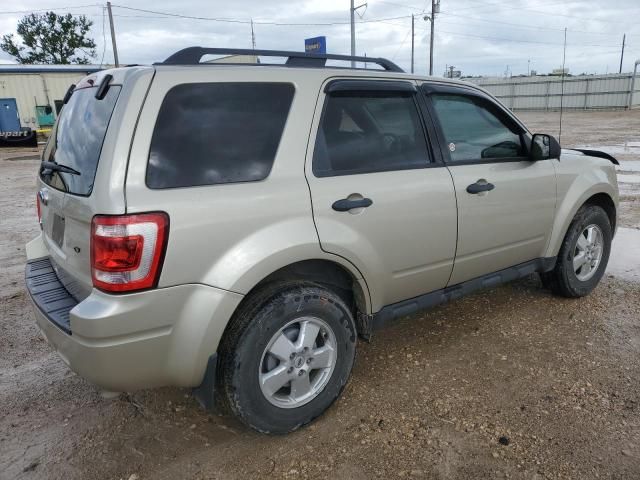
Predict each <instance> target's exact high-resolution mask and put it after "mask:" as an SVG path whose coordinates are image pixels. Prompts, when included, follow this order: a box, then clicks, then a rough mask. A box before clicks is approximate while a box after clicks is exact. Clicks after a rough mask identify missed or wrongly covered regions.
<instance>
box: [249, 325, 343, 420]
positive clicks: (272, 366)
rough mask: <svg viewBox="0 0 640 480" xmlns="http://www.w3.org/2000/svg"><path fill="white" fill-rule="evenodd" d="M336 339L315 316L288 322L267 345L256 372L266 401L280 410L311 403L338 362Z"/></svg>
mask: <svg viewBox="0 0 640 480" xmlns="http://www.w3.org/2000/svg"><path fill="white" fill-rule="evenodd" d="M337 355H338V354H337V350H336V337H335V334H334V333H333V330H332V329H331V327H330V326H329V325H328V324H327V323H326V322H325V321H324V320H321V319H319V318H317V317H301V318H297V319H295V320H292V321H291V322H289V323H287V324H286V325H285V326H284V327H283V328H281V329H280V331H279V332H277V333H276V334H275V335H274V336H273V337H271V340H270V341H269V343H268V344H267V347H266V348H265V350H264V352H263V353H262V359H261V361H260V368H259V371H258V381H259V382H260V389H261V390H262V394H263V395H264V396H265V398H266V399H267V400H268V401H269V402H270V403H272V404H273V405H275V406H277V407H280V408H296V407H300V406H302V405H304V404H305V403H308V402H310V401H311V400H313V399H314V398H315V397H316V396H318V394H319V393H320V392H321V391H322V389H323V388H324V387H325V386H326V384H327V382H328V381H329V379H330V378H331V374H332V373H333V369H334V368H335V365H336V360H337Z"/></svg>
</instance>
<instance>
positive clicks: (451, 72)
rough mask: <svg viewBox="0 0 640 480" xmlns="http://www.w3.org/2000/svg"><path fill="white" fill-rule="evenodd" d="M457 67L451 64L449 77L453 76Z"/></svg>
mask: <svg viewBox="0 0 640 480" xmlns="http://www.w3.org/2000/svg"><path fill="white" fill-rule="evenodd" d="M454 68H456V67H454V66H453V65H450V66H449V78H453V69H454Z"/></svg>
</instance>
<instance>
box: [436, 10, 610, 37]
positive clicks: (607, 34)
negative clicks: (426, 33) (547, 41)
mask: <svg viewBox="0 0 640 480" xmlns="http://www.w3.org/2000/svg"><path fill="white" fill-rule="evenodd" d="M442 14H443V15H445V16H447V17H457V18H465V19H467V20H472V21H476V22H485V23H493V24H499V25H510V26H513V27H517V28H524V29H533V30H547V31H557V32H564V28H555V27H538V26H534V25H523V24H522V23H511V22H504V21H501V20H489V19H487V18H478V17H470V16H468V15H458V14H455V13H449V12H442ZM567 31H568V32H569V33H588V34H590V35H605V36H617V35H618V34H617V33H604V32H591V31H587V30H567Z"/></svg>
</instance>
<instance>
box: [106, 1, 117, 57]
mask: <svg viewBox="0 0 640 480" xmlns="http://www.w3.org/2000/svg"><path fill="white" fill-rule="evenodd" d="M107 11H108V12H109V27H111V44H112V45H113V61H114V63H115V64H116V68H118V67H119V66H120V62H118V47H117V46H116V31H115V29H114V28H113V14H112V13H111V2H107Z"/></svg>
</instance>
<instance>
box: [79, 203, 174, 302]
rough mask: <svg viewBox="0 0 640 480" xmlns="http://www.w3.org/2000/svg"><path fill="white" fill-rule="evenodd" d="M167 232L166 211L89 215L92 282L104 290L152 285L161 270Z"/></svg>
mask: <svg viewBox="0 0 640 480" xmlns="http://www.w3.org/2000/svg"><path fill="white" fill-rule="evenodd" d="M168 234H169V217H168V216H167V214H166V213H141V214H134V215H119V216H106V215H96V216H95V217H93V221H92V222H91V278H92V280H93V286H94V287H96V288H99V289H100V290H104V291H107V292H130V291H133V290H143V289H147V288H153V287H155V286H156V285H157V284H158V279H159V277H160V271H161V270H162V262H163V260H164V253H165V249H166V244H167V237H168Z"/></svg>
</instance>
